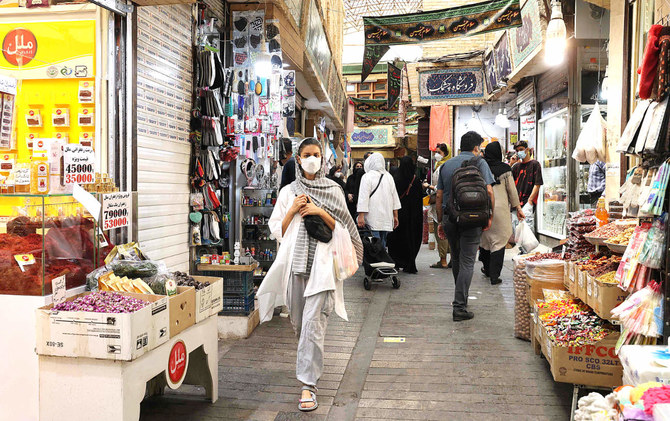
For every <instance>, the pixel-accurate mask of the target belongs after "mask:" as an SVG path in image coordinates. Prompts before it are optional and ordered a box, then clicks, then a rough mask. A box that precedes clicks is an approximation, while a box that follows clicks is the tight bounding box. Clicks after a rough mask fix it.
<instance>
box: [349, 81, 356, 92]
mask: <svg viewBox="0 0 670 421" xmlns="http://www.w3.org/2000/svg"><path fill="white" fill-rule="evenodd" d="M347 92H356V84H355V83H347Z"/></svg>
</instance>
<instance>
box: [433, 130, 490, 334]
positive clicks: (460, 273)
mask: <svg viewBox="0 0 670 421" xmlns="http://www.w3.org/2000/svg"><path fill="white" fill-rule="evenodd" d="M483 141H484V139H482V137H481V136H480V135H479V134H478V133H477V132H473V131H470V132H467V133H465V134H464V135H463V137H461V151H462V152H461V153H460V154H459V155H458V156H455V157H454V158H451V159H450V160H448V161H447V162H445V163H444V164H443V165H442V169H441V171H440V179H439V181H438V183H437V203H438V204H440V203H441V204H442V206H441V207H438V215H437V217H438V220H439V221H441V223H442V226H443V229H444V232H445V234H446V235H447V239H448V240H449V247H450V248H451V260H452V262H453V266H454V267H453V272H454V281H455V282H456V290H455V292H454V301H453V303H452V304H453V307H454V310H453V318H454V321H457V322H459V321H463V320H469V319H472V318H473V317H475V315H474V314H473V313H472V312H470V311H468V309H467V308H468V293H469V291H470V283H471V282H472V273H473V269H474V266H475V258H476V256H477V249H478V248H479V240H480V238H481V235H482V230H484V231H486V230H488V229H489V228H490V227H491V219H492V217H493V215H491V217H490V218H489V219H488V223H487V225H486V226H484V227H481V226H474V227H468V226H464V225H462V224H457V223H456V221H454V220H452V218H453V217H454V215H450V214H449V213H448V210H449V209H451V208H453V206H452V205H451V203H453V202H452V197H451V196H452V191H451V187H452V178H453V175H454V172H455V171H456V170H457V169H459V168H461V167H462V166H463V164H466V163H467V162H468V161H469V162H470V163H472V164H473V165H475V166H476V167H477V169H478V170H479V173H480V175H481V177H482V178H483V181H484V183H485V185H486V191H487V193H488V196H489V200H490V208H491V209H493V208H494V207H495V198H494V197H493V188H492V187H491V185H492V184H493V183H494V182H495V180H494V178H493V174H491V170H490V169H489V166H488V165H487V164H486V161H484V160H483V159H482V158H481V157H479V155H480V150H481V149H480V145H481V144H482V142H483ZM466 165H467V164H466ZM448 206H449V209H447V207H448Z"/></svg>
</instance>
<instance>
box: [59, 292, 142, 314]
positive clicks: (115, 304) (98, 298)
mask: <svg viewBox="0 0 670 421" xmlns="http://www.w3.org/2000/svg"><path fill="white" fill-rule="evenodd" d="M148 304H149V303H148V302H146V301H142V300H139V299H137V298H133V297H126V296H125V295H121V294H117V293H115V292H107V291H99V292H93V293H91V294H88V295H84V296H81V297H78V298H77V299H75V300H73V301H64V302H62V303H60V304H56V305H55V306H53V310H58V311H90V312H93V313H134V312H136V311H137V310H140V309H142V308H144V307H145V306H146V305H148Z"/></svg>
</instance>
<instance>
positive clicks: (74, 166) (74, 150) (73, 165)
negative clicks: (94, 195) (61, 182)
mask: <svg viewBox="0 0 670 421" xmlns="http://www.w3.org/2000/svg"><path fill="white" fill-rule="evenodd" d="M63 161H64V162H63V164H64V165H65V169H64V174H65V183H66V184H75V183H76V184H92V183H93V182H94V181H95V153H94V152H93V148H91V147H89V146H81V145H76V144H67V145H65V146H63Z"/></svg>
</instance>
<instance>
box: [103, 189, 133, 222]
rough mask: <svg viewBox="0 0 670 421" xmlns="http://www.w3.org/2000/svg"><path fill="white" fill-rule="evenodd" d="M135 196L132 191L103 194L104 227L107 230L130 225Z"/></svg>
mask: <svg viewBox="0 0 670 421" xmlns="http://www.w3.org/2000/svg"><path fill="white" fill-rule="evenodd" d="M132 207H133V196H132V193H130V192H120V193H107V194H103V195H102V221H101V222H100V224H101V226H102V229H103V230H105V231H107V230H111V229H115V228H122V227H127V226H129V225H130V220H131V209H132Z"/></svg>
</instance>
